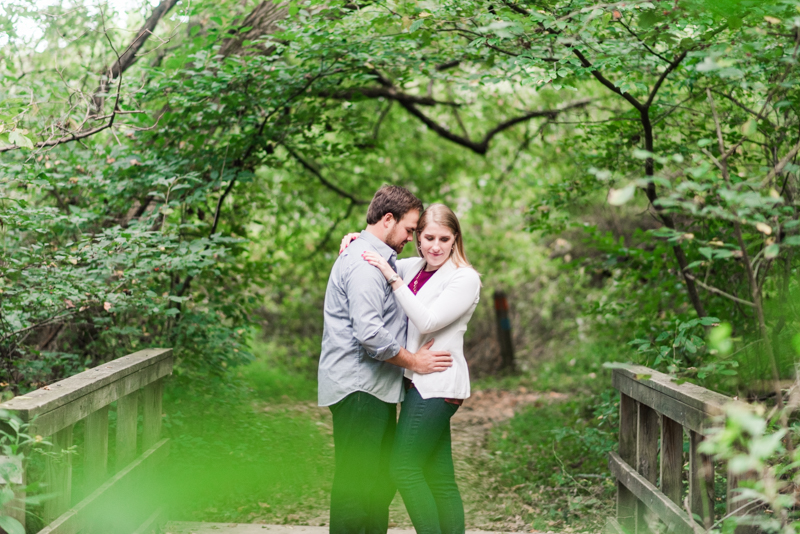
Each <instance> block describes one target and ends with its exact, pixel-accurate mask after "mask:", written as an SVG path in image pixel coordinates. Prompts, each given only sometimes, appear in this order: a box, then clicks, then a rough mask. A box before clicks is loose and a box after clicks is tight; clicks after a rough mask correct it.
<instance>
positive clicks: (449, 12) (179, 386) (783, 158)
mask: <svg viewBox="0 0 800 534" xmlns="http://www.w3.org/2000/svg"><path fill="white" fill-rule="evenodd" d="M0 24H2V33H0V47H1V48H0V54H1V55H2V64H0V73H2V78H1V79H0V91H2V93H0V98H1V99H2V100H1V101H0V165H2V167H1V168H2V173H1V174H0V191H2V193H1V194H0V234H2V240H0V247H2V253H1V254H0V269H2V272H0V386H2V388H4V392H3V395H4V396H5V398H10V397H11V396H13V395H15V394H20V393H24V392H26V391H29V390H31V389H35V388H37V387H40V386H43V385H46V384H49V383H51V382H53V381H55V380H58V379H60V378H63V377H65V376H70V375H72V374H75V373H77V372H80V371H82V370H84V369H86V368H90V367H94V366H96V365H98V364H100V363H103V362H105V361H108V360H111V359H114V358H116V357H119V356H122V355H125V354H128V353H130V352H133V351H136V350H139V349H142V348H146V347H173V348H174V349H175V355H176V357H177V360H176V361H177V364H176V369H175V376H174V378H173V381H172V386H171V387H172V389H171V391H172V393H170V395H172V401H171V402H172V404H171V406H172V408H171V409H170V411H169V413H168V421H169V423H168V426H169V427H170V428H171V429H172V430H171V431H172V432H173V434H174V435H175V436H177V437H181V436H183V437H184V438H186V442H187V443H192V447H193V448H194V449H195V450H201V449H203V447H204V446H206V447H208V448H212V447H219V446H220V445H219V442H215V441H214V440H212V439H211V438H209V437H208V436H206V437H205V438H202V439H201V438H198V437H197V436H196V435H195V436H194V437H193V438H192V437H191V436H193V434H192V432H191V431H190V430H189V429H191V428H192V425H193V423H192V421H193V417H194V416H196V415H197V414H199V413H202V412H203V410H206V412H208V411H209V410H211V411H213V410H214V409H215V408H214V407H217V408H219V412H220V415H219V417H220V420H224V419H225V417H228V416H229V415H224V414H225V413H226V411H227V413H229V412H230V410H231V406H233V405H236V406H241V405H242V404H243V403H244V405H247V403H248V402H250V400H252V396H253V395H255V396H256V397H258V398H259V399H261V400H267V401H269V402H272V403H278V404H279V403H281V402H286V401H287V399H288V400H297V399H301V400H308V399H313V396H314V375H315V372H316V361H317V358H318V355H319V347H320V338H321V331H322V316H321V314H320V309H321V303H322V298H323V293H324V287H325V283H326V281H327V274H328V272H329V269H330V267H331V265H332V263H333V261H334V260H335V258H336V254H337V251H338V242H339V237H340V236H341V235H342V234H344V233H346V232H350V231H358V230H360V229H361V228H363V226H364V224H365V223H364V213H365V208H366V204H367V203H368V201H369V199H370V197H371V195H372V193H373V192H374V191H375V190H376V189H377V188H378V187H379V186H380V185H382V184H384V183H393V184H399V185H403V186H406V187H408V188H410V189H411V190H412V191H414V192H415V193H416V194H417V195H418V196H420V197H421V198H422V199H423V200H424V202H425V203H426V204H430V203H433V202H444V203H446V204H448V205H450V206H451V207H453V208H454V210H455V211H456V213H457V214H458V215H459V217H460V218H461V221H462V225H463V228H464V239H465V241H466V247H467V252H468V254H469V257H470V259H471V260H472V262H473V263H474V265H475V267H476V268H477V270H478V271H479V272H480V273H481V274H482V278H483V285H484V291H483V294H482V300H481V304H480V306H479V308H478V310H477V311H476V314H475V317H474V318H473V320H472V322H471V324H470V330H469V332H468V338H467V344H468V351H467V352H468V354H469V358H470V363H471V368H472V372H473V375H474V377H475V378H476V379H478V382H477V387H478V388H479V389H480V388H488V387H504V388H507V389H508V388H526V389H533V390H554V391H563V392H568V393H569V394H570V401H569V402H567V403H563V404H561V405H559V406H558V407H547V409H546V410H530V411H529V412H526V413H523V414H520V415H518V416H517V417H515V419H514V420H512V421H511V422H510V423H509V424H508V426H506V427H505V428H504V429H502V430H500V431H498V432H497V433H496V434H494V435H493V437H492V438H491V439H492V440H493V441H492V443H491V447H490V448H492V449H493V450H495V451H496V455H495V457H493V458H492V459H491V461H490V464H491V466H492V467H491V468H492V469H494V470H495V471H496V472H497V473H499V475H498V476H499V478H498V480H499V482H498V484H500V489H499V490H498V491H507V492H517V493H518V494H520V495H522V498H523V500H525V499H528V500H527V501H526V502H527V503H528V504H531V503H534V504H535V503H538V504H537V505H536V506H534V507H531V506H529V508H531V509H530V510H524V511H522V512H519V513H520V514H522V515H523V516H524V518H527V519H524V521H525V522H527V523H528V524H534V523H535V522H536V521H540V523H541V521H544V522H545V523H544V524H546V525H551V526H552V525H561V526H564V525H570V524H572V523H575V522H577V523H575V524H576V525H578V526H581V525H587V524H589V525H591V524H593V523H592V521H593V520H594V519H593V517H591V516H592V514H593V510H594V509H595V508H596V507H597V506H598V503H602V504H603V505H604V506H606V510H608V509H609V508H608V507H609V506H610V500H609V499H610V496H611V495H612V494H613V491H612V490H613V486H612V485H611V483H610V479H609V478H608V475H607V473H606V470H605V467H604V463H605V459H604V455H605V453H606V452H607V451H608V450H609V449H610V448H611V447H612V446H613V444H614V440H615V435H614V432H615V429H614V424H615V417H616V416H615V411H616V404H615V403H616V402H617V401H616V398H615V396H614V395H613V394H612V392H613V390H611V389H610V385H611V383H610V374H609V372H608V370H607V368H606V367H604V366H603V364H604V363H606V362H614V361H634V362H637V363H641V364H643V365H647V366H650V367H652V368H655V369H659V370H662V371H665V372H668V373H671V374H673V375H675V376H677V377H680V378H681V379H685V380H690V381H694V382H696V383H699V384H701V385H704V386H706V387H710V388H711V389H714V390H716V391H720V392H723V393H725V394H728V395H738V396H740V397H741V398H747V399H749V400H753V401H765V402H767V403H771V404H772V405H775V406H778V407H779V408H784V406H787V408H786V409H785V410H781V411H779V412H776V413H775V414H773V417H772V418H771V419H770V420H769V421H767V422H768V423H769V424H770V425H771V426H769V428H770V429H772V430H774V431H776V432H784V433H785V432H787V431H788V430H789V429H790V424H791V421H792V413H791V409H793V405H792V403H791V402H789V403H788V404H787V401H788V397H786V391H785V389H781V380H785V379H792V378H794V376H795V371H794V362H795V360H796V357H797V354H798V352H800V337H798V335H797V333H798V331H800V329H798V325H799V324H800V310H799V309H798V304H797V303H798V302H800V301H798V293H797V292H798V285H797V277H796V272H797V268H798V264H800V261H798V258H797V255H796V254H795V250H796V248H797V247H798V246H800V233H798V225H800V220H798V211H797V199H796V195H797V191H798V182H797V179H798V171H800V165H798V163H797V157H798V152H799V151H800V120H798V112H800V107H799V106H800V99H799V97H800V95H799V94H798V90H797V87H798V78H797V76H798V71H797V54H798V47H799V46H800V2H797V1H794V0H782V1H777V0H776V1H768V2H761V1H748V0H742V1H733V0H729V1H722V0H720V1H702V0H671V1H667V0H663V1H661V0H656V1H653V2H643V1H635V0H634V1H627V2H618V3H597V2H589V1H583V0H571V1H566V0H542V1H536V2H534V1H528V0H518V1H514V0H496V1H495V0H458V1H448V2H433V1H430V2H424V1H420V2H382V1H375V2H372V1H364V2H342V1H339V0H337V1H334V2H318V1H316V0H305V1H292V2H284V3H275V4H273V3H272V2H269V1H267V2H263V3H258V2H253V1H248V0H241V1H217V2H204V1H197V2H188V1H187V0H181V1H176V0H163V1H161V2H160V3H159V2H156V1H154V0H153V1H145V2H141V3H139V4H137V5H135V6H131V5H129V4H127V3H119V4H103V3H95V2H82V1H79V0H75V1H70V2H67V1H62V2H59V1H52V2H34V1H25V0H12V1H7V2H4V3H3V5H2V7H0ZM495 289H503V290H505V291H506V292H507V293H508V294H509V295H510V299H511V308H512V328H513V332H514V344H515V346H516V349H517V358H518V369H517V372H516V373H507V372H503V373H501V372H500V370H499V363H500V360H499V354H498V345H497V342H496V339H495V323H494V315H493V313H494V311H493V308H492V292H493V291H494V290H495ZM254 377H255V378H254ZM784 397H786V398H784ZM187 399H206V400H208V401H209V403H210V404H211V405H212V408H209V407H208V405H205V406H203V407H198V406H197V405H191V403H190V402H188V400H187ZM248 399H249V400H248ZM247 413H248V412H247V410H246V409H245V410H244V411H243V412H242V417H243V418H244V419H247ZM287 421H288V420H287ZM242 424H243V425H245V426H246V425H247V423H246V422H242ZM287 424H289V423H287ZM539 425H546V428H547V429H548V430H547V431H546V432H544V433H539V434H537V433H533V432H531V430H530V429H531V428H539ZM765 428H766V427H765ZM781 428H783V430H781ZM242 432H245V431H244V430H243V431H242ZM253 432H255V433H256V434H258V432H257V431H253ZM742 433H743V434H742V435H743V436H744V437H747V436H745V434H746V432H745V431H744V430H742ZM259 435H261V434H259ZM782 435H783V434H782ZM187 436H189V437H187ZM750 437H753V436H750ZM193 440H194V441H193ZM203 440H205V441H203ZM243 441H246V440H245V439H243ZM201 442H202V443H204V444H205V445H203V446H201V445H200V443H201ZM556 442H558V443H559V444H561V446H562V449H560V450H562V451H563V452H564V454H568V455H570V457H568V458H566V465H565V464H564V461H562V459H561V458H560V457H559V456H558V455H557V454H553V451H554V444H555V443H556ZM227 446H229V444H228V445H226V447H227ZM781 447H782V445H781V444H780V442H778V443H777V444H776V445H775V446H774V447H773V448H772V449H771V450H769V451H768V454H767V455H766V456H765V458H766V457H769V456H770V455H777V456H778V457H781V455H785V451H784V449H782V448H781ZM720 454H723V453H720ZM531 458H534V459H535V462H534V464H536V465H537V466H539V467H538V468H537V469H533V468H531V465H532V464H531V463H530V462H531V461H532V460H531ZM790 460H791V458H789V459H788V460H787V461H790ZM287 461H288V460H287ZM487 461H488V460H487ZM767 463H768V462H767ZM764 465H766V464H764ZM576 474H585V475H587V476H588V477H589V478H588V479H584V480H581V479H576V478H575V477H574V476H573V475H576ZM309 477H311V478H313V476H312V475H311V474H310V475H309ZM592 477H599V480H600V482H598V483H597V484H595V483H594V480H596V479H595V478H592ZM586 480H589V481H590V482H592V483H591V484H588V485H587V484H586V483H585V481H586ZM535 488H538V492H539V493H538V494H543V493H548V492H545V491H544V490H543V489H546V488H550V489H552V488H556V490H559V491H560V493H559V491H555V492H554V493H553V494H552V495H549V494H548V496H547V497H541V496H540V497H539V498H540V501H537V500H536V497H535V494H536V492H535V491H534V489H535ZM561 490H563V491H561ZM542 499H543V500H542ZM250 505H253V503H249V504H248V505H247V506H250ZM534 508H535V509H534ZM207 509H216V508H214V507H211V506H209V507H208V508H207ZM220 509H221V508H220ZM247 510H248V509H245V512H243V513H246V512H247ZM239 511H240V512H241V511H242V510H241V509H239ZM219 513H220V514H223V512H219ZM509 513H510V512H509ZM514 513H517V512H514ZM208 514H210V515H208ZM208 514H207V516H208V517H212V516H214V515H213V514H214V513H211V512H209V513H208ZM223 515H224V514H223ZM234 515H235V514H234ZM283 515H285V516H287V517H288V514H283ZM231 517H232V516H229V515H228V516H225V520H228V519H230V518H231ZM284 519H285V518H284ZM576 528H577V527H576Z"/></svg>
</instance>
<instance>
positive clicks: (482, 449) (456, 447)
mask: <svg viewBox="0 0 800 534" xmlns="http://www.w3.org/2000/svg"><path fill="white" fill-rule="evenodd" d="M564 398H566V396H565V395H564V394H561V393H552V392H551V393H537V392H530V391H527V390H526V389H525V388H519V389H518V390H515V391H503V390H496V389H488V390H482V391H476V392H473V395H472V397H471V398H469V399H468V400H467V401H466V402H465V403H464V405H463V406H461V407H460V408H459V410H458V412H457V413H456V415H455V416H454V417H453V420H452V433H453V457H454V458H453V459H454V462H455V468H456V478H457V480H458V485H459V488H460V489H461V494H462V498H463V499H464V508H465V512H466V523H467V528H468V529H475V530H485V531H495V532H497V531H502V532H520V531H525V530H524V528H525V522H524V521H523V520H522V514H523V513H525V512H531V511H532V510H531V508H530V506H529V505H527V504H525V503H524V502H523V501H522V499H521V497H520V496H519V495H518V494H517V493H515V492H513V491H511V490H510V489H509V488H503V486H502V485H501V484H500V483H499V482H498V480H497V478H496V475H495V474H494V473H491V472H490V470H489V469H487V468H486V467H485V466H486V464H487V462H486V461H484V460H485V459H486V458H488V457H489V456H490V455H491V451H488V450H487V449H486V443H487V436H488V434H489V432H490V431H491V429H492V428H493V427H494V426H495V425H497V424H499V423H502V422H503V421H505V420H507V419H510V418H511V417H513V416H514V414H515V413H516V412H517V411H519V410H520V409H522V408H523V407H525V406H528V405H530V404H533V403H535V402H539V401H545V402H548V401H550V402H557V401H560V400H562V399H564ZM273 409H282V410H284V409H287V407H286V406H285V405H284V406H282V407H274V406H273V407H266V408H264V411H266V412H269V411H270V410H273ZM289 409H291V410H292V411H295V410H296V411H297V412H301V413H302V414H303V415H304V416H306V417H310V418H313V419H315V420H316V424H317V426H318V427H319V429H320V431H321V432H323V433H324V434H326V435H329V436H331V439H332V436H333V427H332V421H331V416H330V411H329V410H327V409H321V408H318V407H317V406H315V405H313V404H310V403H309V404H300V405H294V406H292V407H291V408H289ZM332 446H333V443H332V441H331V447H332ZM304 504H305V506H304V507H303V509H299V510H295V511H294V513H291V514H289V515H287V516H286V517H285V518H284V522H286V523H289V524H294V525H315V526H324V525H327V523H328V509H327V505H328V495H326V494H322V493H320V494H319V495H308V496H307V499H306V502H305V503H304ZM272 519H273V521H274V516H273V517H272ZM270 522H272V521H270ZM390 526H391V527H393V528H398V529H410V528H412V524H411V521H410V519H409V518H408V514H407V513H406V510H405V507H404V505H403V501H402V498H401V497H400V495H399V494H398V495H397V496H396V497H395V500H394V502H393V503H392V507H391V511H390Z"/></svg>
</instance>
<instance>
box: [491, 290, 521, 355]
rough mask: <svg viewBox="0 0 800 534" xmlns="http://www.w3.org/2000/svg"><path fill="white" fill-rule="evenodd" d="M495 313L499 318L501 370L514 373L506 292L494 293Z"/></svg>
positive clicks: (498, 338)
mask: <svg viewBox="0 0 800 534" xmlns="http://www.w3.org/2000/svg"><path fill="white" fill-rule="evenodd" d="M494 312H495V316H496V317H497V340H498V341H499V343H500V357H501V358H502V365H501V369H504V370H510V371H513V370H514V369H515V368H516V365H515V363H514V345H513V344H512V343H511V319H509V317H508V297H507V296H506V294H505V292H504V291H501V290H499V289H498V290H497V291H495V292H494Z"/></svg>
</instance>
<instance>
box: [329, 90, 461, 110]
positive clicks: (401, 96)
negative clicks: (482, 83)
mask: <svg viewBox="0 0 800 534" xmlns="http://www.w3.org/2000/svg"><path fill="white" fill-rule="evenodd" d="M318 94H319V96H321V97H327V98H334V99H336V100H351V99H352V98H353V97H354V96H355V95H356V94H361V95H363V96H365V97H367V98H380V97H383V98H390V99H392V100H397V101H398V102H399V101H405V102H410V103H412V104H417V105H419V106H436V105H442V106H454V107H458V106H461V104H459V103H457V102H443V101H440V100H436V99H435V98H431V97H428V96H418V95H410V94H408V93H403V92H400V91H397V90H396V89H395V88H394V87H353V88H351V89H345V90H344V91H339V92H337V93H328V92H327V91H322V92H320V93H318Z"/></svg>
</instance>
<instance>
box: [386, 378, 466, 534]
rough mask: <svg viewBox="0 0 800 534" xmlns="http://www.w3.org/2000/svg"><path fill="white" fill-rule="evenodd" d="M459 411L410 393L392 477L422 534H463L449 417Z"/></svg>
mask: <svg viewBox="0 0 800 534" xmlns="http://www.w3.org/2000/svg"><path fill="white" fill-rule="evenodd" d="M456 410H458V406H457V405H455V404H450V403H449V402H446V401H445V400H444V399H423V398H422V397H421V396H420V394H419V391H417V389H416V388H411V389H409V390H408V391H406V398H405V400H404V401H403V407H402V408H401V410H400V421H398V423H397V436H396V438H395V442H394V449H393V451H392V467H391V472H392V478H393V479H394V481H395V483H396V484H397V489H398V490H400V495H402V496H403V502H404V503H405V505H406V510H408V515H409V517H410V518H411V522H412V523H414V528H415V529H416V531H417V534H464V504H463V503H462V502H461V494H460V493H459V491H458V486H457V485H456V477H455V469H454V468H453V455H452V452H451V446H450V418H451V417H453V415H454V414H455V413H456Z"/></svg>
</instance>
